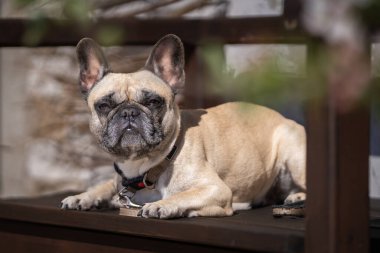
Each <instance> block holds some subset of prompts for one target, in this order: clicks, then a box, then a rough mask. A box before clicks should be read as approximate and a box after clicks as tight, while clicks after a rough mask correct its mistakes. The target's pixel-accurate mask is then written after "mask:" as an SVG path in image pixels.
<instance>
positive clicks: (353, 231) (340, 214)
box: [305, 51, 370, 253]
mask: <svg viewBox="0 0 380 253" xmlns="http://www.w3.org/2000/svg"><path fill="white" fill-rule="evenodd" d="M312 53H313V52H312V51H311V54H312ZM311 57H312V56H311ZM314 85H320V86H321V87H322V89H324V90H325V94H324V96H321V97H318V98H316V99H313V100H310V101H309V104H308V109H307V110H308V111H307V125H308V131H307V137H308V142H307V169H308V170H307V187H308V201H307V219H306V234H305V249H306V252H307V253H313V252H318V253H323V252H329V253H343V252H358V253H359V252H368V251H369V246H368V245H369V197H368V169H369V127H370V126H369V106H368V104H367V103H358V104H357V105H356V106H355V107H354V108H353V109H352V110H350V111H348V112H346V113H338V112H337V111H336V110H335V107H334V103H333V101H332V96H331V94H328V93H327V84H325V85H326V86H323V85H324V84H316V83H315V82H314Z"/></svg>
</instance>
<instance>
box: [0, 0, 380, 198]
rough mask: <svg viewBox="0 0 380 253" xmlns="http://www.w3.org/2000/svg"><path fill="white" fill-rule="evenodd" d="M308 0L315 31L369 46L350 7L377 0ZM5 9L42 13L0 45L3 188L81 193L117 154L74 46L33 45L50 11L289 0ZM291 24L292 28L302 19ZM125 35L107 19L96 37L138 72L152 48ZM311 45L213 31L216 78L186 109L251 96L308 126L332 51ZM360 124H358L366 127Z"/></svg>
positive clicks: (379, 184) (139, 13)
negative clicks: (311, 102) (97, 126)
mask: <svg viewBox="0 0 380 253" xmlns="http://www.w3.org/2000/svg"><path fill="white" fill-rule="evenodd" d="M305 2H306V3H307V4H306V7H307V8H305V13H304V17H303V22H304V23H305V26H306V27H308V28H309V31H310V32H311V33H315V34H317V35H318V36H321V37H324V38H325V39H326V40H327V41H331V42H332V44H334V43H335V42H336V41H341V40H342V41H348V43H347V44H348V45H349V46H352V48H354V49H356V48H360V47H361V46H362V45H361V44H360V43H361V40H362V35H361V34H360V32H359V33H358V31H361V28H360V27H357V23H356V22H355V21H356V20H357V19H359V17H360V14H358V16H350V15H349V16H347V14H346V13H344V11H342V10H344V8H348V7H350V8H352V6H354V7H355V8H358V10H366V8H367V6H368V5H369V4H370V2H371V1H347V2H349V3H344V2H345V1H333V2H335V4H336V3H338V4H341V7H342V8H335V9H334V10H335V11H336V13H331V10H330V9H329V8H328V7H329V1H314V2H319V3H312V1H305ZM347 6H348V7H347ZM0 10H1V18H28V19H32V20H34V21H35V22H33V23H32V25H31V27H30V29H28V30H27V31H26V32H25V34H24V36H23V43H24V44H25V47H18V48H12V47H6V48H1V49H0V77H1V79H0V85H1V120H0V122H1V126H0V130H1V136H0V141H1V142H0V144H1V167H0V196H1V197H11V196H35V195H41V194H48V193H53V192H58V191H65V190H79V191H80V190H84V189H86V188H87V187H88V186H90V185H93V184H94V183H97V182H100V181H102V180H105V179H107V178H108V177H110V176H112V174H113V168H112V162H113V161H112V160H111V159H110V158H109V157H108V156H107V155H106V153H104V152H102V151H101V150H100V149H99V148H98V147H97V144H96V142H95V140H94V139H93V137H92V135H91V134H90V132H89V127H88V117H89V115H88V112H87V108H86V105H85V102H84V101H83V100H82V97H81V95H80V93H79V89H78V84H77V78H78V74H79V71H78V64H77V62H76V57H75V48H74V47H38V48H35V47H33V46H34V45H36V44H38V43H39V40H40V39H41V38H42V37H43V36H44V32H45V23H44V20H45V19H46V18H54V19H70V20H75V21H76V22H78V23H79V24H81V26H83V27H86V26H87V25H88V24H89V23H90V22H93V21H96V20H99V19H104V18H136V19H155V18H160V19H168V18H183V19H218V18H228V19H234V18H245V17H255V16H256V17H257V16H267V17H273V16H281V15H282V14H283V1H282V0H253V1H252V0H234V1H227V0H163V1H155V0H140V1H131V0H109V1H105V0H104V1H101V0H87V1H74V0H63V1H57V0H34V1H33V0H3V1H1V3H0ZM349 13H351V12H349ZM363 13H364V11H363ZM358 23H359V24H360V22H358ZM286 25H287V26H289V29H292V26H297V23H291V22H290V23H289V24H286ZM237 29H238V27H237ZM126 33H128V31H125V30H124V29H122V28H121V27H117V26H108V27H100V28H99V30H97V31H96V33H95V39H96V40H97V41H98V42H99V43H100V44H101V45H104V46H105V47H104V49H105V52H106V55H107V58H108V60H109V62H110V65H111V68H112V69H113V71H116V72H132V71H136V70H138V69H139V68H141V67H142V66H143V65H144V63H145V60H146V58H147V56H148V54H149V52H150V49H151V46H152V45H143V46H142V45H139V46H136V45H134V46H132V45H131V46H122V47H121V46H115V45H118V42H119V41H121V38H122V37H123V36H125V34H126ZM353 34H355V35H353ZM0 36H1V35H0ZM157 39H159V38H157ZM110 45H112V46H110ZM369 51H370V53H371V56H370V59H371V68H370V70H371V71H370V72H371V73H369V75H370V76H371V77H379V75H380V44H379V43H372V44H371V48H370V49H369ZM353 52H356V51H355V50H353ZM186 53H188V52H186ZM307 53H308V52H307V48H306V46H304V45H302V44H296V43H291V44H267V43H266V44H262V45H260V44H254V45H253V44H244V43H240V44H234V45H233V44H228V43H227V44H226V43H219V42H218V40H214V39H213V38H210V41H205V42H204V43H202V46H201V47H200V49H199V50H198V51H197V54H198V55H199V57H200V59H201V60H198V61H201V62H200V63H199V62H197V64H198V65H200V66H203V67H202V68H201V71H200V75H202V76H203V77H205V78H203V79H202V80H207V83H205V82H201V83H199V80H197V79H196V75H195V76H193V77H190V78H189V79H188V80H187V83H186V89H185V91H184V94H182V95H181V96H180V97H179V103H180V105H181V107H183V108H196V107H208V106H211V105H216V104H219V103H222V102H225V101H231V100H244V101H250V102H254V103H258V104H262V105H266V106H269V107H271V108H274V109H276V110H278V111H280V112H281V113H282V114H284V115H285V116H287V117H289V118H292V119H294V120H296V121H297V122H299V123H301V124H305V117H304V108H303V106H302V105H303V104H304V102H305V99H308V98H310V97H314V96H318V94H319V91H318V90H315V89H310V90H309V88H310V86H308V85H306V83H305V77H306V74H307V72H310V69H312V67H313V66H314V65H313V62H314V60H315V62H317V63H318V64H316V65H318V66H323V64H324V63H325V62H324V61H323V59H322V60H321V59H312V61H310V60H309V59H310V58H308V57H307ZM349 56H350V55H349ZM338 57H339V59H341V60H342V61H344V62H348V63H350V62H351V61H352V59H356V58H355V57H357V56H356V55H355V53H353V56H352V57H354V58H348V59H343V57H342V55H338ZM189 60H191V59H189ZM338 62H339V61H338ZM310 65H311V66H310ZM358 66H359V67H358V68H357V69H358V73H357V74H356V75H354V77H356V78H361V77H362V78H363V79H366V77H365V75H366V74H367V73H364V74H363V72H360V63H358ZM190 67H191V66H190ZM342 68H343V70H344V67H342ZM312 70H313V69H312ZM205 72H206V73H205ZM316 72H318V70H316ZM363 76H364V77H363ZM318 81H320V82H322V81H325V80H324V79H318V78H315V82H318ZM366 81H368V80H367V79H366ZM356 91H357V92H356V93H355V92H354V93H355V94H359V95H361V91H360V88H359V90H357V89H356ZM337 94H338V95H337V99H338V100H339V98H340V96H341V94H344V92H340V91H338V92H337ZM378 103H379V98H375V99H373V100H372V101H371V104H372V111H371V156H370V157H369V159H370V168H368V170H369V175H370V196H371V197H374V198H380V141H379V140H380V112H379V110H378V108H379V104H378ZM346 106H349V105H345V104H343V103H342V106H341V108H342V110H344V109H345V108H346ZM360 131H361V130H360V129H358V134H360Z"/></svg>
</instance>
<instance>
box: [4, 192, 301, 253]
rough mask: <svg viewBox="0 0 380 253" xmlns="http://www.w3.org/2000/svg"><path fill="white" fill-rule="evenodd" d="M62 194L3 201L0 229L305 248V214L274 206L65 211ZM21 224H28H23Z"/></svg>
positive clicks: (281, 249)
mask: <svg viewBox="0 0 380 253" xmlns="http://www.w3.org/2000/svg"><path fill="white" fill-rule="evenodd" d="M62 198H63V196H62V195H60V196H54V197H52V198H42V199H35V200H18V201H15V200H8V201H0V231H1V229H2V228H3V227H4V224H5V223H6V221H7V220H11V221H13V222H27V223H30V222H32V223H35V224H44V225H53V226H58V227H68V228H72V229H86V230H91V231H98V232H102V233H116V234H122V235H133V236H137V237H150V238H156V239H163V240H171V241H177V242H185V243H193V244H197V245H208V246H212V247H225V248H229V249H238V250H256V251H268V252H299V251H301V250H302V249H303V234H304V227H303V220H302V219H296V220H293V219H274V218H273V217H272V214H271V208H270V207H269V208H261V209H256V210H251V211H244V212H239V213H238V214H237V215H234V216H232V217H226V218H223V220H222V219H220V218H192V219H188V218H187V219H175V220H155V219H143V218H135V217H125V216H119V215H118V214H117V211H91V212H83V211H82V212H81V211H63V210H60V209H59V208H58V204H59V201H60V200H61V199H62ZM16 227H17V226H16ZM18 229H19V230H20V231H22V230H23V228H22V227H20V226H18Z"/></svg>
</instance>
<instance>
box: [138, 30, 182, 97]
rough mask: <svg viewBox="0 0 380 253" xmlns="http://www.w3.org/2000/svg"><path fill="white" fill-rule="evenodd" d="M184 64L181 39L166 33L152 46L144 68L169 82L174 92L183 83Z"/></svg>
mask: <svg viewBox="0 0 380 253" xmlns="http://www.w3.org/2000/svg"><path fill="white" fill-rule="evenodd" d="M184 65H185V53H184V49H183V45H182V42H181V39H180V38H179V37H178V36H176V35H174V34H168V35H166V36H165V37H163V38H162V39H160V40H159V41H158V42H157V43H156V45H155V46H154V47H153V50H152V52H151V53H150V56H149V58H148V60H147V62H146V64H145V68H146V69H148V70H150V71H152V72H153V73H155V74H156V75H157V76H159V77H160V78H161V79H162V80H164V81H165V82H166V83H167V84H169V85H170V86H171V87H172V89H173V91H174V92H177V91H178V90H179V89H181V88H183V86H184V84H185V71H184Z"/></svg>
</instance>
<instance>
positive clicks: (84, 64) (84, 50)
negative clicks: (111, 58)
mask: <svg viewBox="0 0 380 253" xmlns="http://www.w3.org/2000/svg"><path fill="white" fill-rule="evenodd" d="M77 57H78V61H79V67H80V73H79V86H80V90H81V92H82V94H83V95H84V97H87V95H88V92H89V90H90V89H91V88H92V87H93V86H94V85H95V84H96V83H97V82H98V81H99V80H100V79H102V78H103V76H105V74H107V73H108V72H109V71H110V69H109V67H108V63H107V60H106V58H105V56H104V53H103V50H102V49H101V47H100V46H99V45H98V44H97V43H96V42H95V41H94V40H92V39H90V38H84V39H81V41H79V43H78V45H77Z"/></svg>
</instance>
